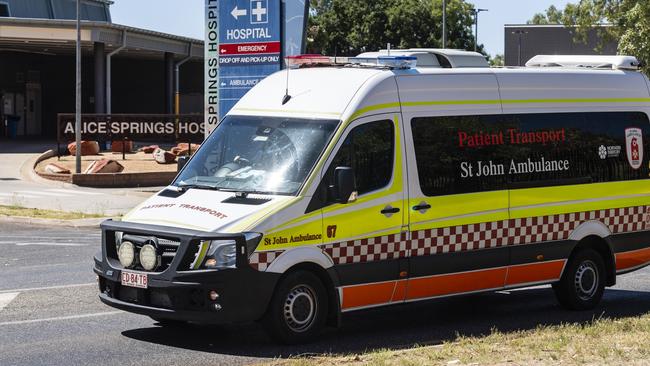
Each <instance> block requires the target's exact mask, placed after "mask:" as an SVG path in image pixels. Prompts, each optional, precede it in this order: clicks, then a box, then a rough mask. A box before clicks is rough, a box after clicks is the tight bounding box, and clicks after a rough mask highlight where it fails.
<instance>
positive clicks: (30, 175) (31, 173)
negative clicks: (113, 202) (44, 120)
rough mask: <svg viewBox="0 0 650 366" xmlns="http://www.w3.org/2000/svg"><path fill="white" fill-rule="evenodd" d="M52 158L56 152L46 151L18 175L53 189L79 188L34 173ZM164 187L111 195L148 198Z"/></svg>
mask: <svg viewBox="0 0 650 366" xmlns="http://www.w3.org/2000/svg"><path fill="white" fill-rule="evenodd" d="M53 156H56V152H55V151H54V150H48V151H46V152H44V153H42V154H40V155H39V156H37V157H34V158H32V159H29V160H27V161H26V162H25V163H24V164H23V166H22V167H21V168H20V175H21V176H22V177H23V178H25V179H26V180H28V181H31V182H36V183H41V184H46V185H49V186H53V187H60V188H68V189H77V188H79V187H80V186H78V185H76V184H73V183H71V182H69V181H59V180H52V179H46V178H43V177H42V176H40V175H39V174H38V173H36V166H37V165H38V164H39V163H40V162H42V161H43V160H46V159H49V158H51V157H53ZM165 186H166V185H162V186H157V187H156V186H154V187H135V188H128V189H120V190H114V191H112V192H111V193H113V194H117V195H121V196H138V197H142V196H147V197H148V196H150V195H152V194H154V193H156V192H158V191H160V190H161V189H163V188H164V187H165ZM88 188H95V189H100V188H101V187H88ZM111 189H115V188H111Z"/></svg>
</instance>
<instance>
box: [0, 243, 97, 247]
mask: <svg viewBox="0 0 650 366" xmlns="http://www.w3.org/2000/svg"><path fill="white" fill-rule="evenodd" d="M3 244H8V243H3ZM14 244H15V245H17V246H19V247H26V246H29V245H43V246H49V247H87V246H89V245H91V244H77V243H34V242H32V243H14Z"/></svg>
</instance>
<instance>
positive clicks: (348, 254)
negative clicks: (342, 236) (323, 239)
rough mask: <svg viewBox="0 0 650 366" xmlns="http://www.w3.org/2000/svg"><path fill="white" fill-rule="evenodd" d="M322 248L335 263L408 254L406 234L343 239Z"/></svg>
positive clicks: (370, 260)
mask: <svg viewBox="0 0 650 366" xmlns="http://www.w3.org/2000/svg"><path fill="white" fill-rule="evenodd" d="M322 248H323V250H324V251H325V252H326V253H327V254H328V255H329V256H330V257H331V258H332V260H333V261H334V264H345V263H362V262H372V261H380V260H385V259H396V258H400V257H404V256H405V255H406V234H405V233H403V234H392V235H384V236H377V237H374V238H368V239H359V240H350V241H343V242H340V243H334V244H327V245H324V246H323V247H322Z"/></svg>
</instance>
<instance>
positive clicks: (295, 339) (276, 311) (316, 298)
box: [262, 271, 328, 344]
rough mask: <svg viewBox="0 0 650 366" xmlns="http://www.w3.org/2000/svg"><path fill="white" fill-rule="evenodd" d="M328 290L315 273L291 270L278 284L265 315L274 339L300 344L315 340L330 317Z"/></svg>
mask: <svg viewBox="0 0 650 366" xmlns="http://www.w3.org/2000/svg"><path fill="white" fill-rule="evenodd" d="M327 300H328V299H327V291H326V289H325V286H324V285H323V283H322V282H321V280H320V279H319V278H318V277H317V276H316V275H315V274H313V273H311V272H306V271H297V272H293V273H290V274H289V275H288V276H287V277H285V278H284V279H283V280H282V281H281V282H280V284H279V285H278V286H277V288H276V291H275V293H274V295H273V298H272V299H271V303H270V304H269V308H268V309H267V311H266V314H265V315H264V318H263V319H262V323H263V324H264V326H265V328H266V330H267V332H268V333H269V335H270V336H271V337H272V339H273V340H277V341H279V342H281V343H286V344H296V343H306V342H309V341H311V340H313V339H314V338H315V337H316V336H318V335H319V334H320V332H321V331H322V329H323V328H324V327H325V322H326V320H327V312H328V309H327V305H328V301H327Z"/></svg>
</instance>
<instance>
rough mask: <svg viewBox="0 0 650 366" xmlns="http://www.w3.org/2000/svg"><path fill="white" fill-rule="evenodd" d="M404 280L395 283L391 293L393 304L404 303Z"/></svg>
mask: <svg viewBox="0 0 650 366" xmlns="http://www.w3.org/2000/svg"><path fill="white" fill-rule="evenodd" d="M406 284H407V282H406V280H402V281H397V283H396V284H395V292H394V293H393V299H392V301H393V302H400V301H404V299H405V298H406Z"/></svg>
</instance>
